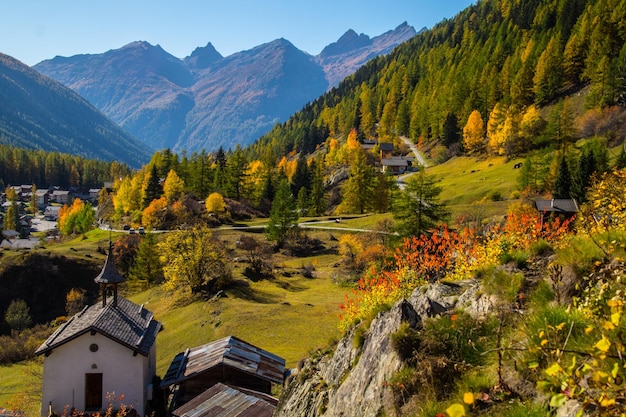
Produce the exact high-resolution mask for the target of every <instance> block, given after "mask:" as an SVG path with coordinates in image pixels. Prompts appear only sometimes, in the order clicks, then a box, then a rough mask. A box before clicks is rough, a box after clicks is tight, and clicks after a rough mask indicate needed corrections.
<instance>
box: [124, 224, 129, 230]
mask: <svg viewBox="0 0 626 417" xmlns="http://www.w3.org/2000/svg"><path fill="white" fill-rule="evenodd" d="M122 229H124V230H130V224H125V225H124V226H122Z"/></svg>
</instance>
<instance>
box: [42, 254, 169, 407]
mask: <svg viewBox="0 0 626 417" xmlns="http://www.w3.org/2000/svg"><path fill="white" fill-rule="evenodd" d="M94 281H95V282H96V283H98V284H100V287H101V292H102V300H101V302H99V303H97V304H95V305H92V306H90V307H85V308H84V309H83V310H82V311H81V312H80V313H78V314H76V315H74V316H73V317H72V318H70V319H69V320H68V321H67V322H65V323H64V324H63V325H62V326H60V327H59V328H58V329H57V330H56V331H55V332H54V333H53V334H52V335H51V336H50V337H49V338H48V339H47V340H46V341H45V342H44V343H43V344H42V345H41V346H40V347H39V348H38V349H37V351H36V354H38V355H44V371H43V392H42V405H41V415H48V414H49V413H50V412H54V413H56V414H57V415H62V414H67V411H69V410H71V409H75V410H77V411H85V412H104V411H105V410H106V408H107V407H108V406H109V405H111V406H112V407H114V408H119V407H120V406H121V404H122V403H123V404H124V405H126V406H129V407H132V408H134V409H135V410H136V411H137V413H138V414H139V415H144V412H145V410H146V404H147V401H148V398H149V397H150V395H151V394H152V386H151V384H152V380H153V377H154V376H155V375H156V337H157V334H158V333H159V331H160V329H161V324H160V323H159V322H158V321H157V320H155V319H154V316H153V314H152V313H151V312H150V311H148V310H147V309H145V308H144V306H143V305H142V306H139V305H137V304H135V303H133V302H131V301H129V300H127V299H125V298H123V297H119V296H118V294H117V287H118V285H119V284H121V283H123V282H124V278H123V277H122V276H121V275H120V274H119V273H118V272H117V269H116V267H115V263H114V261H113V257H112V251H111V247H110V248H109V254H108V256H107V258H106V261H105V263H104V266H103V268H102V271H101V272H100V274H99V275H98V276H97V277H96V278H95V280H94ZM121 395H123V396H124V398H123V400H121V401H120V400H119V397H120V396H121ZM107 397H109V398H107ZM64 411H66V412H65V413H64Z"/></svg>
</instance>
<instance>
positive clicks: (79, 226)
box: [58, 198, 96, 236]
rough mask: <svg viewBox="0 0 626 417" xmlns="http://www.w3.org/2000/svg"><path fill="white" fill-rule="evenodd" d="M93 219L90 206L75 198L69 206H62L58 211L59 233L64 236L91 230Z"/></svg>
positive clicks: (93, 213)
mask: <svg viewBox="0 0 626 417" xmlns="http://www.w3.org/2000/svg"><path fill="white" fill-rule="evenodd" d="M95 218H96V215H95V212H94V211H93V207H92V206H91V204H85V202H84V201H83V200H81V199H80V198H76V199H74V201H73V202H72V205H71V206H67V205H63V207H61V209H59V218H58V225H59V231H60V232H61V234H63V235H66V236H67V235H71V234H78V233H85V232H86V231H88V230H90V229H92V228H93V224H94V221H95Z"/></svg>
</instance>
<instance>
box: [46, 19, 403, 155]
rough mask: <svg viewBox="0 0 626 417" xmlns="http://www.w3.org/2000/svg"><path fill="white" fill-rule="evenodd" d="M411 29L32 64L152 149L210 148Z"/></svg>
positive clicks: (290, 108)
mask: <svg viewBox="0 0 626 417" xmlns="http://www.w3.org/2000/svg"><path fill="white" fill-rule="evenodd" d="M413 35H415V30H414V29H413V28H412V27H410V26H408V25H406V24H402V25H400V26H399V27H398V28H396V29H395V30H393V31H389V32H387V33H385V34H383V35H381V36H378V37H375V38H372V39H370V38H369V37H368V36H366V35H360V36H359V35H356V33H354V31H349V32H348V33H346V35H344V36H343V37H342V38H341V39H340V40H339V41H338V42H337V43H335V44H333V45H329V47H327V48H326V49H325V50H324V51H323V52H322V54H320V55H319V56H318V57H313V56H311V55H309V54H307V53H305V52H302V51H300V50H298V49H297V48H296V47H295V46H294V45H292V44H291V43H289V42H288V41H286V40H284V39H278V40H275V41H273V42H269V43H266V44H263V45H260V46H257V47H255V48H253V49H250V50H248V51H243V52H238V53H235V54H233V55H230V56H228V57H222V56H221V55H220V54H219V52H217V51H216V50H215V48H214V47H213V45H211V44H210V43H209V44H207V45H206V46H205V47H200V48H196V50H194V51H193V53H192V54H191V55H190V56H188V57H186V58H184V59H182V60H180V59H178V58H175V57H173V56H172V55H170V54H169V53H167V52H166V51H164V50H163V49H162V48H161V47H160V46H158V45H157V46H153V45H150V44H149V43H147V42H133V43H131V44H128V45H126V46H124V47H122V48H120V49H116V50H111V51H108V52H106V53H103V54H96V55H76V56H73V57H69V58H65V57H55V58H53V59H50V60H46V61H43V62H41V63H39V64H37V65H35V67H34V68H35V69H36V70H37V71H40V72H41V73H43V74H45V75H48V76H50V77H52V78H54V79H56V80H57V81H59V82H61V83H63V84H65V85H66V86H68V87H70V88H72V89H74V90H75V91H76V92H78V93H79V94H81V95H82V96H83V97H85V98H86V99H87V100H89V101H90V102H91V103H93V104H94V105H95V106H96V107H98V108H99V109H100V110H102V111H103V112H104V113H105V114H107V115H108V116H109V117H110V118H111V119H112V120H113V121H115V122H117V123H118V124H119V125H120V126H122V127H123V128H125V129H126V130H127V131H129V132H130V133H132V134H133V135H135V136H136V137H137V138H139V139H141V140H142V141H144V142H145V143H146V144H148V145H149V146H151V147H152V148H155V149H160V148H172V149H174V150H176V151H180V150H183V149H186V150H188V151H196V150H200V149H202V148H205V149H207V150H213V149H217V148H218V147H219V146H223V147H225V148H231V147H234V145H235V144H237V143H240V144H243V145H247V144H249V143H252V142H253V141H254V140H256V139H257V138H258V137H260V136H261V135H263V134H265V133H266V132H268V131H269V130H270V129H271V127H272V126H273V125H274V124H275V123H277V122H282V121H285V120H287V118H288V117H289V116H290V115H291V114H293V113H294V112H296V111H297V110H299V109H301V108H302V106H303V105H304V104H306V103H307V102H309V101H311V100H313V99H315V98H317V97H319V96H320V95H321V94H323V93H324V92H325V91H326V90H328V89H329V87H332V86H334V85H336V83H338V82H339V81H340V80H341V79H342V78H343V77H345V76H346V75H349V74H350V73H352V72H354V71H355V70H356V69H357V68H358V67H359V66H361V65H363V64H364V63H365V62H366V61H367V60H368V59H371V58H373V57H375V56H377V55H380V54H382V53H388V52H389V51H391V49H392V48H393V47H394V46H396V45H398V44H399V43H401V42H403V41H404V40H407V39H409V38H410V37H412V36H413ZM355 36H356V38H357V41H356V42H354V41H353V38H354V37H355ZM342 63H345V65H343V64H342ZM326 69H328V71H326Z"/></svg>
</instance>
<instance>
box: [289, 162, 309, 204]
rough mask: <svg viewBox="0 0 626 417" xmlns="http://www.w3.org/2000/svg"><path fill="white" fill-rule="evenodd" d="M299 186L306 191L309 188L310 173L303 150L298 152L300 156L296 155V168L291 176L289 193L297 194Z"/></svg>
mask: <svg viewBox="0 0 626 417" xmlns="http://www.w3.org/2000/svg"><path fill="white" fill-rule="evenodd" d="M301 188H304V189H305V191H306V192H307V193H308V191H309V190H310V189H311V174H310V173H309V166H308V164H307V162H306V156H305V155H304V153H303V152H300V156H298V160H297V161H296V169H295V171H294V173H293V177H292V178H291V193H292V194H293V195H299V193H300V189H301Z"/></svg>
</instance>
